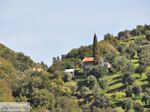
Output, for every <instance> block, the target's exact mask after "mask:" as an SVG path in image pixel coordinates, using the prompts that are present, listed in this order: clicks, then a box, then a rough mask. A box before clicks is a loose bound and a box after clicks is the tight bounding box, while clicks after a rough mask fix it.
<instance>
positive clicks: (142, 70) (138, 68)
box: [135, 65, 146, 76]
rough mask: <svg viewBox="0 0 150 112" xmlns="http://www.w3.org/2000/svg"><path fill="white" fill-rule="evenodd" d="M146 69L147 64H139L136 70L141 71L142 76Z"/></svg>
mask: <svg viewBox="0 0 150 112" xmlns="http://www.w3.org/2000/svg"><path fill="white" fill-rule="evenodd" d="M145 71H146V66H145V65H139V66H138V67H137V68H136V69H135V72H136V73H139V74H140V76H141V75H142V73H144V72H145Z"/></svg>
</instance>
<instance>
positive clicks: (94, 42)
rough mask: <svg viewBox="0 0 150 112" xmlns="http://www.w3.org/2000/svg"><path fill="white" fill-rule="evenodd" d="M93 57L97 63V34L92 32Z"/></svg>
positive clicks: (98, 59) (98, 58)
mask: <svg viewBox="0 0 150 112" xmlns="http://www.w3.org/2000/svg"><path fill="white" fill-rule="evenodd" d="M93 57H94V64H95V65H97V64H99V61H100V56H99V46H98V42H97V36H96V34H94V41H93Z"/></svg>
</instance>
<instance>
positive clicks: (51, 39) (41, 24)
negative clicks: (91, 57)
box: [0, 0, 150, 65]
mask: <svg viewBox="0 0 150 112" xmlns="http://www.w3.org/2000/svg"><path fill="white" fill-rule="evenodd" d="M144 24H150V0H0V43H2V44H5V45H6V46H8V47H9V48H11V49H13V50H14V51H17V52H23V53H24V54H25V55H27V56H30V57H31V58H32V59H33V60H34V61H36V62H41V61H43V62H44V63H46V64H48V65H50V64H51V63H52V57H55V56H61V54H66V53H67V52H69V51H70V50H71V49H72V48H78V47H80V46H81V45H89V44H92V41H93V35H94V33H96V34H97V37H98V39H99V40H101V39H103V36H104V34H106V33H111V34H113V35H117V33H118V32H119V31H122V30H126V29H129V30H130V29H133V28H135V27H136V26H137V25H144Z"/></svg>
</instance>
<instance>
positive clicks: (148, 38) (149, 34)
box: [146, 33, 150, 41]
mask: <svg viewBox="0 0 150 112" xmlns="http://www.w3.org/2000/svg"><path fill="white" fill-rule="evenodd" d="M146 39H147V40H149V41H150V33H148V34H146Z"/></svg>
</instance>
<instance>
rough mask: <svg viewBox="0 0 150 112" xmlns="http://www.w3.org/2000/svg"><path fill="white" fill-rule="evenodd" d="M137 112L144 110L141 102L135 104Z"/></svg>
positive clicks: (134, 107)
mask: <svg viewBox="0 0 150 112" xmlns="http://www.w3.org/2000/svg"><path fill="white" fill-rule="evenodd" d="M133 109H134V110H135V112H144V107H143V106H142V105H141V104H140V103H138V102H137V103H135V104H134V106H133Z"/></svg>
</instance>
